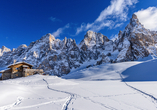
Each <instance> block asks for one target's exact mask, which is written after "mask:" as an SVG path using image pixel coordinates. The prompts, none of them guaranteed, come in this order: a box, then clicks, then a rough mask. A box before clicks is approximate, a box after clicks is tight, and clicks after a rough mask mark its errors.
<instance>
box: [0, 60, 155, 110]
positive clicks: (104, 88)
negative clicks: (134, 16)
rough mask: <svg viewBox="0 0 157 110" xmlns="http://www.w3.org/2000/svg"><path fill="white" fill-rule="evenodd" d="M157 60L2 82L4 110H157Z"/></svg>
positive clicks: (104, 65) (95, 67)
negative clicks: (60, 75) (59, 75)
mask: <svg viewBox="0 0 157 110" xmlns="http://www.w3.org/2000/svg"><path fill="white" fill-rule="evenodd" d="M156 65H157V59H152V60H147V61H130V62H123V63H114V64H109V63H108V64H102V65H99V66H93V67H89V68H84V69H78V70H77V71H73V72H71V73H69V74H68V75H65V76H62V77H57V76H44V75H34V76H29V77H22V78H16V79H10V80H3V81H1V82H0V87H1V91H0V94H1V98H0V109H1V110H14V109H15V110H44V109H45V110H108V109H109V110H156V109H157V86H156V85H157V74H156V73H157V67H156Z"/></svg>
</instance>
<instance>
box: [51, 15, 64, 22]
mask: <svg viewBox="0 0 157 110" xmlns="http://www.w3.org/2000/svg"><path fill="white" fill-rule="evenodd" d="M49 19H50V20H51V21H52V22H56V21H59V22H61V20H60V19H57V18H55V17H52V16H51V17H50V18H49Z"/></svg>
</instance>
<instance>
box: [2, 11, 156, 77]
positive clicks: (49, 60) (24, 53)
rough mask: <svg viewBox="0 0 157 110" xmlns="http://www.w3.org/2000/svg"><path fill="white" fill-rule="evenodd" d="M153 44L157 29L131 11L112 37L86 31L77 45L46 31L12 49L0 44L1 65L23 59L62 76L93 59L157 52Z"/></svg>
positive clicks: (134, 57) (127, 58)
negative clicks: (122, 25)
mask: <svg viewBox="0 0 157 110" xmlns="http://www.w3.org/2000/svg"><path fill="white" fill-rule="evenodd" d="M156 45H157V32H154V31H150V30H148V29H145V28H144V26H143V25H142V24H141V23H140V22H139V20H138V18H137V16H136V15H135V14H133V16H132V18H131V19H130V23H129V24H128V25H127V26H126V28H125V29H124V31H123V32H122V31H120V32H119V34H118V38H117V39H116V40H115V41H112V40H110V39H108V38H107V37H106V36H104V35H102V34H101V33H96V32H93V31H88V32H87V33H86V35H85V36H84V39H83V40H82V41H81V42H80V44H79V45H77V44H76V42H75V40H72V39H67V38H66V37H65V39H63V40H59V39H55V37H54V36H53V35H51V34H47V35H45V36H43V37H42V38H41V39H39V40H37V41H35V42H31V43H30V45H29V46H26V45H21V46H19V47H18V48H16V49H12V51H11V50H10V49H8V48H6V47H4V46H3V47H2V49H0V66H1V67H2V66H7V65H9V64H11V63H13V62H14V61H15V60H16V61H25V62H28V63H31V64H32V65H34V67H35V68H42V69H44V71H45V73H46V74H54V75H58V76H61V75H63V74H68V73H69V72H70V70H71V69H75V68H78V67H80V65H82V64H83V63H84V62H88V61H90V60H95V63H94V64H101V63H108V62H123V61H133V60H138V59H139V58H143V57H147V56H149V55H152V56H156V54H157V46H156ZM94 64H93V65H94ZM87 66H88V65H87Z"/></svg>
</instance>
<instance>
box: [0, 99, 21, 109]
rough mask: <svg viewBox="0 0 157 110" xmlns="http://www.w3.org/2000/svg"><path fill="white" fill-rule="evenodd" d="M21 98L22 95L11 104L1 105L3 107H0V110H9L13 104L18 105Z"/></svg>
mask: <svg viewBox="0 0 157 110" xmlns="http://www.w3.org/2000/svg"><path fill="white" fill-rule="evenodd" d="M22 100H23V97H18V98H17V100H16V102H14V103H13V104H10V105H6V106H3V107H0V110H9V109H12V108H13V107H15V106H18V105H19V104H20V103H21V102H22Z"/></svg>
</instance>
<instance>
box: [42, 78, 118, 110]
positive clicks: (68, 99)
mask: <svg viewBox="0 0 157 110" xmlns="http://www.w3.org/2000/svg"><path fill="white" fill-rule="evenodd" d="M43 81H44V82H45V83H46V84H47V88H48V89H49V90H52V91H56V92H61V93H65V94H68V95H70V96H69V97H68V98H67V100H66V101H65V103H64V104H63V106H62V110H68V106H69V104H70V103H71V102H72V100H73V99H74V98H75V99H76V98H77V97H79V98H83V99H85V100H87V101H90V102H92V103H94V104H97V105H100V106H102V107H104V108H106V109H109V110H118V109H116V108H113V107H111V106H108V105H105V104H103V103H100V102H96V101H94V100H92V99H90V98H89V97H82V96H80V95H78V94H74V93H70V92H67V91H61V90H56V89H52V88H50V87H49V83H48V82H47V81H46V80H45V79H43ZM71 110H74V108H71Z"/></svg>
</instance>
